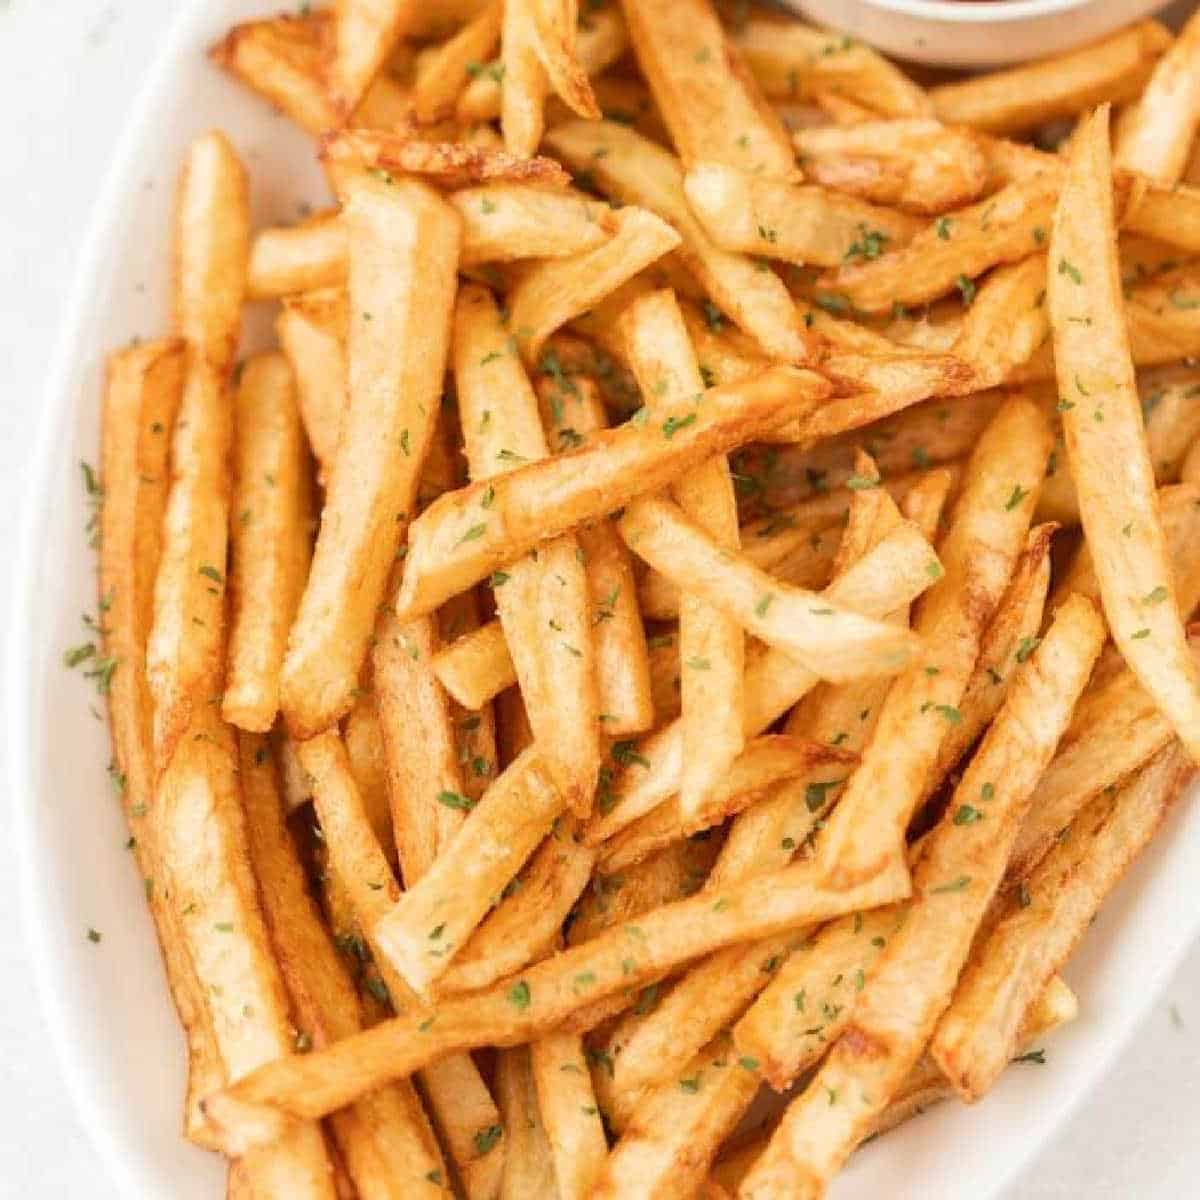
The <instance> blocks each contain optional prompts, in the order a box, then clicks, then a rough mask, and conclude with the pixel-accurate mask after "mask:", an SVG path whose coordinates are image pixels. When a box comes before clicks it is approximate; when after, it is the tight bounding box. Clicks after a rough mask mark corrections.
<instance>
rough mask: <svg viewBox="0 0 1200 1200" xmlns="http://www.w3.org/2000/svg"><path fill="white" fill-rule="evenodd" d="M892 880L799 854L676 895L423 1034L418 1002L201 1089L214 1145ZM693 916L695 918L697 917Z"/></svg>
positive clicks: (547, 1021) (253, 1138) (277, 1124)
mask: <svg viewBox="0 0 1200 1200" xmlns="http://www.w3.org/2000/svg"><path fill="white" fill-rule="evenodd" d="M312 744H313V743H311V742H310V743H308V745H310V746H311V745H312ZM903 887H904V881H903V878H902V877H901V876H900V875H898V874H897V873H896V872H893V871H884V872H882V873H881V874H879V875H877V876H876V877H875V878H874V879H872V880H871V881H870V882H869V883H867V884H864V885H862V886H860V887H858V888H854V889H848V890H845V891H831V890H828V889H826V888H824V887H822V886H821V885H820V884H819V882H818V880H817V877H816V873H815V872H814V870H813V868H812V866H811V865H810V864H805V863H800V864H797V865H795V866H792V867H788V868H786V869H785V870H783V871H778V872H774V873H771V874H768V875H764V876H761V877H759V878H758V879H753V880H749V881H747V882H745V883H743V884H739V885H734V886H731V887H727V888H722V889H715V890H713V891H711V892H708V893H706V894H705V895H703V896H695V897H692V898H691V899H688V900H680V901H677V902H676V903H674V904H668V905H666V906H665V907H663V908H660V909H657V910H656V911H654V912H651V913H647V914H646V915H645V916H644V917H642V918H641V919H640V921H639V922H638V924H637V925H634V926H628V925H627V926H622V927H621V928H619V929H617V928H613V929H610V930H608V931H607V932H606V933H602V934H600V935H599V936H598V937H596V938H594V939H592V941H590V942H587V943H585V944H583V945H580V946H576V947H574V948H573V949H571V950H567V951H565V952H564V953H562V954H559V955H557V956H556V957H554V958H552V959H549V960H547V961H546V962H543V963H539V964H536V965H534V966H532V967H530V968H529V969H528V970H526V971H525V972H524V973H523V974H522V975H521V977H520V978H517V979H515V980H514V979H513V978H511V977H510V978H509V979H507V980H502V981H501V982H500V983H498V984H496V985H495V986H494V987H493V988H490V989H488V990H487V991H485V992H477V993H474V994H473V995H470V996H465V997H462V998H451V999H447V1000H446V1001H444V1002H443V1003H442V1004H441V1005H439V1007H438V1010H437V1017H436V1019H435V1020H434V1022H433V1023H432V1024H431V1025H428V1026H426V1028H425V1029H424V1030H423V1031H422V1030H418V1026H419V1025H424V1024H425V1022H426V1020H427V1019H428V1018H427V1017H426V1016H425V1010H419V1011H417V1012H414V1013H413V1014H411V1015H408V1016H403V1017H397V1018H395V1019H394V1020H392V1021H387V1022H384V1023H383V1024H382V1025H379V1026H377V1027H376V1028H374V1029H372V1030H368V1031H366V1032H365V1033H362V1034H359V1035H358V1036H357V1037H355V1038H349V1039H347V1040H345V1041H343V1042H340V1043H338V1045H337V1046H334V1047H331V1048H330V1049H327V1050H324V1051H321V1052H318V1053H314V1054H309V1055H306V1056H304V1057H303V1058H302V1059H295V1058H293V1059H288V1060H283V1061H281V1062H279V1063H276V1064H274V1065H272V1066H269V1067H266V1068H264V1069H261V1070H260V1071H258V1072H256V1073H255V1074H254V1075H253V1076H252V1077H250V1078H248V1079H246V1080H242V1081H240V1082H239V1083H238V1084H236V1085H234V1086H233V1087H231V1088H227V1089H225V1090H224V1091H222V1092H219V1093H217V1094H216V1095H213V1096H210V1097H209V1098H208V1100H207V1103H206V1105H205V1111H206V1115H207V1116H208V1118H209V1120H210V1121H211V1122H212V1125H213V1130H214V1134H215V1135H217V1137H218V1139H219V1141H220V1144H221V1145H223V1146H225V1147H228V1148H229V1149H230V1150H239V1149H241V1148H244V1147H248V1146H251V1145H254V1144H258V1143H260V1142H261V1141H262V1140H263V1139H264V1138H265V1139H270V1138H273V1137H276V1136H278V1132H279V1130H280V1128H281V1127H282V1126H283V1125H284V1124H286V1120H287V1118H288V1117H291V1118H297V1117H299V1118H305V1117H315V1116H320V1115H324V1114H325V1113H327V1112H329V1111H332V1110H333V1109H336V1108H340V1107H343V1106H344V1105H346V1104H348V1103H350V1102H351V1101H352V1100H353V1099H355V1098H356V1097H357V1096H358V1095H361V1094H362V1092H364V1091H368V1090H370V1089H371V1088H374V1087H378V1086H380V1084H382V1083H384V1082H386V1081H388V1080H390V1079H394V1078H398V1077H400V1076H403V1075H407V1074H409V1073H410V1072H412V1071H414V1070H419V1069H420V1068H421V1067H423V1066H424V1065H425V1064H426V1063H428V1062H431V1061H433V1060H435V1059H437V1058H440V1057H441V1056H443V1055H445V1054H447V1053H450V1052H452V1051H454V1050H456V1049H462V1048H465V1047H467V1046H477V1045H496V1046H504V1045H513V1044H518V1043H521V1042H526V1041H530V1040H532V1039H533V1038H535V1037H538V1036H540V1035H541V1034H542V1033H545V1032H548V1031H549V1030H551V1029H553V1028H554V1027H556V1026H557V1025H559V1024H561V1023H562V1021H563V1020H564V1019H565V1018H566V1017H568V1016H570V1015H571V1014H572V1013H574V1012H575V1011H576V1010H577V1009H580V1008H583V1007H584V1006H586V1005H589V1004H592V1003H595V1002H596V1001H599V1000H602V999H603V998H605V997H606V996H609V995H612V994H614V993H617V992H621V991H624V990H625V989H627V988H636V987H637V986H638V985H639V984H641V983H643V982H645V981H647V980H650V979H656V978H660V977H661V976H662V975H663V974H664V973H665V972H667V971H669V970H671V968H672V967H675V966H678V965H680V964H681V963H684V962H687V961H688V960H690V959H693V958H697V957H699V956H701V955H703V954H707V953H710V952H711V951H713V950H715V949H718V948H719V947H721V946H724V945H728V944H730V943H732V942H735V941H745V940H747V939H750V938H755V937H765V936H767V935H768V934H770V933H774V932H779V931H781V930H783V929H789V928H792V927H794V926H796V925H804V924H810V923H812V922H813V921H819V920H822V919H829V918H831V917H833V916H837V915H839V914H840V913H842V912H846V911H852V910H854V909H857V908H871V907H875V906H877V905H879V904H884V903H888V902H889V901H891V900H893V899H895V898H896V897H897V896H898V895H899V894H901V893H902V891H903ZM701 914H704V919H697V918H699V917H700V916H701ZM581 977H582V978H581ZM589 977H591V978H589Z"/></svg>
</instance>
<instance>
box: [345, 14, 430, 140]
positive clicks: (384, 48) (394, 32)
mask: <svg viewBox="0 0 1200 1200" xmlns="http://www.w3.org/2000/svg"><path fill="white" fill-rule="evenodd" d="M417 7H418V6H417V5H416V4H413V3H411V0H335V3H334V9H333V59H332V62H331V63H330V64H329V71H328V89H329V94H330V98H331V101H332V104H333V107H334V111H335V112H337V113H339V114H340V115H342V116H343V117H345V116H349V114H350V113H351V112H352V111H353V110H354V108H355V106H356V105H357V104H358V102H359V100H360V99H362V97H363V95H364V93H365V92H366V90H367V88H368V87H369V86H370V83H371V80H372V79H374V78H375V76H376V74H377V73H378V72H379V69H380V68H381V67H382V66H383V64H384V60H385V59H386V58H387V56H388V55H389V54H390V53H391V51H392V48H393V47H394V46H395V44H396V42H397V41H398V40H399V39H400V38H401V37H402V36H403V35H404V33H405V32H406V30H407V29H408V27H409V25H410V24H411V22H412V14H413V12H414V11H415V10H416V8H417Z"/></svg>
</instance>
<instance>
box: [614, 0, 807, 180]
mask: <svg viewBox="0 0 1200 1200" xmlns="http://www.w3.org/2000/svg"><path fill="white" fill-rule="evenodd" d="M622 7H623V9H624V12H625V20H626V22H627V23H628V25H629V36H630V41H632V43H633V49H634V53H635V54H636V55H637V59H638V65H639V66H640V67H641V69H642V74H643V76H644V77H645V79H646V82H647V83H648V84H649V85H650V90H651V92H653V94H654V99H655V102H656V103H657V105H658V110H659V112H660V113H661V114H662V118H663V121H664V123H665V124H666V126H667V129H669V130H670V133H671V140H672V141H673V142H674V144H675V148H676V150H677V151H678V153H679V157H680V158H681V159H683V162H684V164H685V166H691V165H692V164H693V163H697V162H700V161H704V160H708V161H712V162H719V163H724V164H726V165H727V166H731V167H737V168H740V169H741V170H745V171H750V172H753V173H755V174H761V175H766V176H774V177H776V178H781V179H788V178H791V177H794V176H795V175H796V174H797V171H796V160H795V155H794V154H793V152H792V146H791V142H790V141H789V140H788V136H787V131H786V130H785V129H784V127H783V123H782V122H781V121H780V120H779V118H778V117H777V116H776V115H775V112H774V110H773V109H772V108H771V106H770V105H769V104H768V103H767V101H766V98H765V97H764V96H763V95H762V94H761V92H760V91H759V89H758V84H757V83H756V82H755V80H754V77H753V75H751V74H750V72H749V71H748V70H747V69H746V67H745V65H744V64H743V62H742V59H741V55H740V54H739V52H738V51H737V49H736V48H735V47H734V46H733V45H732V44H731V43H730V42H729V40H728V39H727V38H726V36H725V31H724V30H723V29H722V28H721V24H720V22H719V21H718V20H717V14H716V12H715V11H714V10H713V7H712V5H711V4H710V3H709V2H708V0H623V4H622Z"/></svg>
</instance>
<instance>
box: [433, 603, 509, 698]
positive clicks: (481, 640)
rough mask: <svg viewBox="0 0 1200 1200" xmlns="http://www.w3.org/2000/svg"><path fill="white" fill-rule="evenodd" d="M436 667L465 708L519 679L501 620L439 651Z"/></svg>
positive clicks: (492, 695)
mask: <svg viewBox="0 0 1200 1200" xmlns="http://www.w3.org/2000/svg"><path fill="white" fill-rule="evenodd" d="M433 670H434V673H435V674H436V675H437V677H438V679H439V680H440V682H441V684H442V686H443V687H444V688H445V689H446V691H448V692H449V693H450V695H451V696H453V697H454V699H455V700H457V701H458V703H459V704H461V705H462V706H463V707H464V708H479V707H481V706H482V705H484V704H486V703H487V702H488V701H489V700H491V699H492V697H494V696H497V695H499V694H500V693H501V692H502V691H504V689H505V688H508V687H512V686H513V684H515V683H516V682H517V672H516V669H515V668H514V667H513V662H512V657H511V656H510V655H509V653H508V643H507V642H506V641H505V640H504V630H503V629H501V627H500V622H499V621H489V622H488V623H487V624H486V625H481V626H480V627H479V628H478V629H474V630H472V631H471V632H470V633H465V634H463V636H462V637H460V638H458V639H457V640H456V641H454V642H451V643H450V645H449V646H446V647H444V648H443V649H441V650H439V651H438V652H437V654H436V655H434V658H433Z"/></svg>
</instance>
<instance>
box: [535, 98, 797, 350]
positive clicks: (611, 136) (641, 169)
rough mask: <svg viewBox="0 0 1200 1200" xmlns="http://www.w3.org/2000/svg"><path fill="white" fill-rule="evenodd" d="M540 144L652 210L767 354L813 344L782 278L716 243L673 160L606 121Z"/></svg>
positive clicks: (579, 124) (574, 125) (620, 196)
mask: <svg viewBox="0 0 1200 1200" xmlns="http://www.w3.org/2000/svg"><path fill="white" fill-rule="evenodd" d="M546 146H547V147H548V148H549V150H550V151H551V152H553V153H554V154H556V155H557V156H558V157H559V158H561V159H562V160H563V161H564V162H565V163H566V164H567V165H568V166H569V167H570V168H571V169H572V170H575V171H587V172H588V173H589V177H590V178H591V179H592V180H593V181H594V183H595V184H596V186H597V187H599V188H600V190H601V191H603V192H604V193H605V194H607V195H610V196H613V197H614V198H615V199H617V200H620V201H621V202H622V203H623V204H639V205H641V206H643V207H644V208H648V209H649V210H650V211H651V212H654V213H657V214H658V216H660V217H662V219H663V220H664V221H668V222H670V224H671V225H672V226H673V227H674V228H675V229H676V230H677V231H678V233H679V236H680V237H681V238H682V239H683V240H682V243H681V244H680V246H679V248H678V249H677V250H676V255H677V256H678V257H679V259H680V261H681V262H682V263H683V264H684V266H685V267H686V268H687V269H688V271H690V272H691V273H692V274H693V275H694V276H695V277H696V279H697V281H698V282H699V283H700V285H701V286H702V287H703V288H704V290H705V291H706V292H707V293H708V295H709V296H710V297H711V298H712V300H713V301H714V302H715V303H716V305H717V307H718V308H719V309H720V310H721V311H722V312H724V313H728V314H729V317H730V319H731V320H732V321H734V322H736V323H737V324H738V325H739V326H740V327H741V328H742V329H744V330H745V331H746V332H747V333H749V334H750V335H751V337H753V338H754V339H755V341H757V342H758V343H759V345H760V346H761V347H762V348H763V350H764V351H765V352H766V353H767V354H768V355H769V356H771V357H774V358H779V359H783V360H784V361H787V362H804V361H808V360H809V359H810V358H811V357H812V356H813V350H814V349H815V343H814V342H813V340H812V338H811V336H810V335H809V334H808V333H807V331H806V330H805V329H804V326H803V324H802V322H801V320H800V317H799V314H798V313H797V311H796V307H795V305H794V304H793V303H792V300H791V297H790V296H789V295H788V293H787V289H786V288H785V287H784V286H783V283H782V282H781V280H780V279H779V278H778V277H777V276H776V275H775V274H774V273H773V272H771V271H764V270H761V269H760V268H759V267H758V266H757V265H756V264H755V263H754V262H752V261H751V260H750V259H749V258H747V257H746V256H745V255H741V254H732V253H730V252H729V251H727V250H722V249H720V248H719V247H718V246H717V245H716V243H715V242H713V241H712V239H710V238H709V236H708V234H707V233H706V232H705V231H704V229H703V227H702V226H701V224H700V222H699V221H697V219H696V218H695V216H694V215H693V214H692V211H691V208H690V207H689V205H688V202H687V198H686V196H685V195H684V191H683V179H684V172H683V166H682V164H681V163H680V162H679V160H678V159H677V158H675V157H674V156H673V155H671V154H670V153H668V152H667V151H666V150H664V149H663V148H662V147H661V146H657V145H655V143H653V142H651V141H650V140H649V139H647V138H644V137H642V136H641V135H640V134H638V133H636V132H635V131H634V130H632V129H629V128H626V127H625V126H623V125H619V124H616V123H614V122H612V121H571V122H568V123H566V124H563V125H559V126H556V127H555V128H554V129H552V130H551V131H550V132H549V133H548V134H547V135H546Z"/></svg>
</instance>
